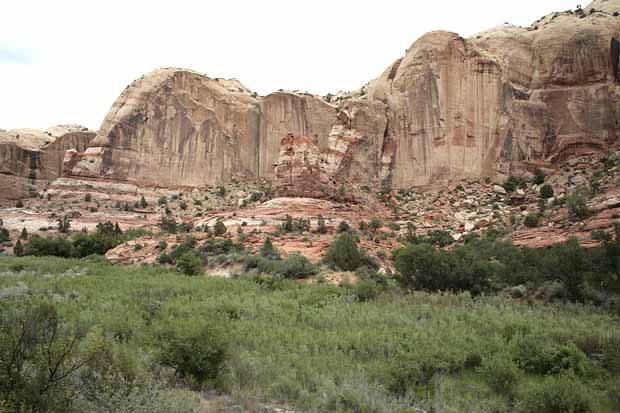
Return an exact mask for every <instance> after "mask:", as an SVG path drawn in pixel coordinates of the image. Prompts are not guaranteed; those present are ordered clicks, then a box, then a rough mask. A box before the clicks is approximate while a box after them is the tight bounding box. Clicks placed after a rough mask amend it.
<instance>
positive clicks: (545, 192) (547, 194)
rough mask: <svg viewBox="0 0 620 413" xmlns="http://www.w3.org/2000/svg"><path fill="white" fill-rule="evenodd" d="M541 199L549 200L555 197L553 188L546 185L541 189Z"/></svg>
mask: <svg viewBox="0 0 620 413" xmlns="http://www.w3.org/2000/svg"><path fill="white" fill-rule="evenodd" d="M540 197H541V198H543V199H549V198H552V197H553V187H552V186H551V185H549V184H544V185H543V186H541V187H540Z"/></svg>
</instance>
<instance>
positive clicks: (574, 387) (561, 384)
mask: <svg viewBox="0 0 620 413" xmlns="http://www.w3.org/2000/svg"><path fill="white" fill-rule="evenodd" d="M519 399H520V400H519V401H518V403H517V410H518V411H519V412H523V413H590V412H593V411H594V409H593V407H592V398H591V396H590V392H589V391H588V390H587V389H586V388H584V386H583V385H582V384H581V383H580V382H579V381H578V380H576V379H575V377H574V376H572V375H569V374H562V375H559V376H549V377H546V378H545V379H544V380H543V381H542V382H541V383H537V384H535V385H530V386H528V388H527V390H526V391H525V392H524V394H523V395H522V396H520V397H519Z"/></svg>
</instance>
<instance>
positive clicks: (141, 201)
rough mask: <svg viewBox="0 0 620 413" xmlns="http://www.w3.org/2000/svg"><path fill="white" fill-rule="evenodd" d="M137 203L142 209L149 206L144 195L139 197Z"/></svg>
mask: <svg viewBox="0 0 620 413" xmlns="http://www.w3.org/2000/svg"><path fill="white" fill-rule="evenodd" d="M139 205H140V208H143V209H144V208H146V207H147V206H149V204H148V202H146V199H145V198H144V195H142V196H141V197H140V203H139Z"/></svg>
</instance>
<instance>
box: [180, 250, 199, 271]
mask: <svg viewBox="0 0 620 413" xmlns="http://www.w3.org/2000/svg"><path fill="white" fill-rule="evenodd" d="M176 267H177V269H178V270H179V271H181V272H182V273H183V274H185V275H199V274H200V273H201V272H202V271H203V268H204V266H203V260H202V258H201V257H199V256H198V255H196V253H194V252H192V251H186V252H184V253H183V254H181V255H180V256H179V257H178V258H177V259H176Z"/></svg>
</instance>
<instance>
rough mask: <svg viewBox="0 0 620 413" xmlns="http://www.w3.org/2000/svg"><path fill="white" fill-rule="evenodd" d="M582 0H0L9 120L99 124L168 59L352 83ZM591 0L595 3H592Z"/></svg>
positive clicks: (312, 88)
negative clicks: (432, 42) (432, 37)
mask: <svg viewBox="0 0 620 413" xmlns="http://www.w3.org/2000/svg"><path fill="white" fill-rule="evenodd" d="M575 6H576V3H575V0H571V1H565V0H520V1H498V0H470V1H462V0H457V1H455V0H450V1H448V0H432V1H424V2H422V1H414V0H381V1H361V0H309V1H293V0H288V1H287V0H281V1H279V0H278V1H277V0H221V1H184V0H174V1H166V2H159V1H153V0H152V1H135V0H123V1H117V0H105V1H104V0H101V1H99V0H88V1H87V0H79V1H66V0H53V1H52V0H40V1H32V0H0V128H2V129H13V128H21V127H31V128H38V129H46V128H48V127H49V126H52V125H55V124H63V123H80V124H82V125H85V126H88V127H89V128H92V129H98V128H99V126H100V124H101V121H102V120H103V118H104V117H105V115H106V113H107V112H108V110H109V108H110V106H111V105H112V103H113V102H114V100H115V99H116V97H117V96H118V95H119V94H120V92H121V91H122V90H123V89H124V88H125V86H126V85H128V84H129V83H130V82H131V81H132V80H133V79H135V78H137V77H139V76H140V75H142V74H143V73H146V72H149V71H151V70H153V69H156V68H160V67H170V66H175V67H184V68H190V69H194V70H197V71H199V72H202V73H205V74H206V75H208V76H211V77H226V78H233V77H234V78H237V79H239V80H240V81H241V82H242V83H243V84H245V85H246V86H247V87H248V88H250V89H252V90H254V91H256V92H258V93H259V94H261V95H266V94H268V93H270V92H273V91H275V90H277V89H280V88H283V89H299V90H305V91H308V92H312V93H317V94H322V95H324V94H326V93H328V92H336V91H338V90H353V89H357V88H359V87H361V86H362V85H364V84H365V83H367V82H368V81H369V80H371V79H373V78H375V77H377V76H378V75H380V74H381V72H383V70H384V69H385V68H386V67H387V66H388V65H389V64H390V63H391V62H393V61H394V60H395V59H397V58H399V57H401V56H402V55H403V54H404V52H405V50H406V49H407V48H408V47H409V46H410V45H411V44H412V43H413V42H414V41H415V40H416V39H417V38H418V37H420V36H421V35H422V34H424V33H425V32H428V31H431V30H438V29H443V30H450V31H454V32H457V33H459V34H460V35H462V36H464V37H468V36H471V35H472V34H474V33H476V32H479V31H482V30H484V29H487V28H490V27H494V26H497V25H500V24H502V23H504V22H510V23H512V24H516V25H521V26H529V25H530V24H531V23H532V22H533V21H534V20H537V19H538V18H540V17H542V16H543V15H545V14H547V13H550V12H553V11H563V10H566V9H569V8H573V9H574V8H575ZM583 6H584V7H585V6H586V3H584V4H583Z"/></svg>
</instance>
